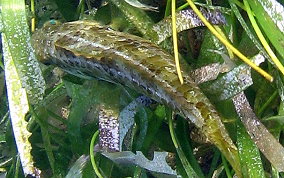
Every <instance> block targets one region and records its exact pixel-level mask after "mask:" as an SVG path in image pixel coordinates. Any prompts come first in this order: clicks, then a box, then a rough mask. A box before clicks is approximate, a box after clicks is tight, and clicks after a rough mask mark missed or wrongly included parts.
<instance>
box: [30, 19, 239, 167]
mask: <svg viewBox="0 0 284 178" xmlns="http://www.w3.org/2000/svg"><path fill="white" fill-rule="evenodd" d="M32 43H33V46H34V48H35V52H36V55H37V56H38V59H39V60H40V61H41V62H43V63H52V64H55V65H59V66H60V67H62V68H63V69H64V70H66V71H67V72H70V73H73V74H77V75H80V76H91V77H97V78H100V79H103V80H107V81H115V82H117V83H121V84H123V85H125V86H127V87H130V88H132V89H134V90H136V91H138V92H140V93H143V94H145V95H146V96H149V97H150V98H152V99H154V100H156V101H158V102H161V103H163V104H165V105H167V106H169V107H170V108H172V109H173V110H174V111H175V112H177V113H178V114H180V115H181V116H183V117H184V118H186V119H188V120H189V121H191V122H192V123H194V124H195V125H196V126H197V127H198V128H199V129H200V130H201V132H202V133H203V134H204V135H205V136H206V137H207V138H208V139H209V140H210V141H211V142H212V143H214V144H215V145H216V146H217V147H218V148H219V149H220V150H221V151H222V153H223V154H224V155H225V156H226V158H227V160H228V161H229V162H230V163H231V165H232V166H233V167H234V169H235V171H236V172H240V165H239V158H238V154H237V148H236V147H235V145H234V144H233V142H232V140H231V139H230V137H229V135H228V133H227V131H226V129H225V127H224V125H223V123H222V122H221V118H220V116H219V114H218V113H217V111H216V110H215V108H214V106H213V105H212V104H211V103H210V101H209V100H208V99H207V97H206V96H205V95H204V94H203V93H202V92H201V90H200V89H199V88H198V86H197V84H195V83H194V81H193V80H192V79H191V78H190V77H189V75H188V74H187V73H186V72H184V71H183V70H182V74H183V77H184V84H181V83H180V82H179V79H178V77H177V72H176V68H175V64H174V58H173V57H172V56H171V55H170V54H168V53H167V52H165V51H164V50H162V49H161V48H160V47H158V46H157V45H155V44H153V43H151V42H149V41H147V40H145V39H143V38H140V37H137V36H134V35H130V34H126V33H122V32H117V31H113V30H111V29H109V28H106V27H103V26H101V25H99V24H98V23H96V22H93V21H75V22H69V23H65V24H60V25H59V24H56V25H53V24H49V25H45V26H44V27H43V28H42V29H40V30H38V31H37V32H35V33H34V34H33V37H32Z"/></svg>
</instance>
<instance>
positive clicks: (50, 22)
mask: <svg viewBox="0 0 284 178" xmlns="http://www.w3.org/2000/svg"><path fill="white" fill-rule="evenodd" d="M60 24H61V22H60V21H58V20H55V19H50V20H49V21H47V22H45V23H44V25H43V27H47V26H53V25H54V26H55V25H60Z"/></svg>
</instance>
